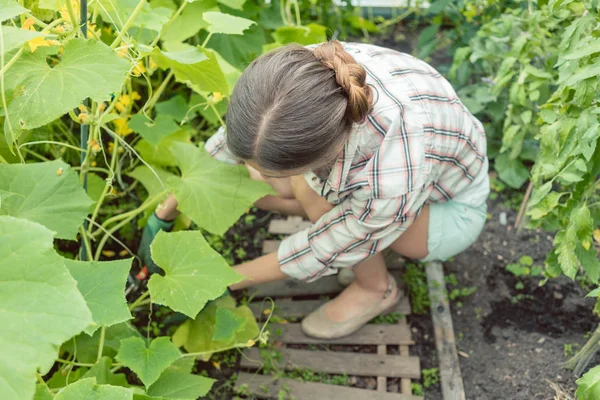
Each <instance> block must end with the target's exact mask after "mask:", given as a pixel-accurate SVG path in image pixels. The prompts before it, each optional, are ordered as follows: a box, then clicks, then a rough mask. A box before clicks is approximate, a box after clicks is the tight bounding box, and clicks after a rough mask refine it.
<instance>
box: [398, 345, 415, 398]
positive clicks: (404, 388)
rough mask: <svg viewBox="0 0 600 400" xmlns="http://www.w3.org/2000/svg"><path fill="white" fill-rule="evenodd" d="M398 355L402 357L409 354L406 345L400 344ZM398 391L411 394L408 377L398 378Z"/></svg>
mask: <svg viewBox="0 0 600 400" xmlns="http://www.w3.org/2000/svg"><path fill="white" fill-rule="evenodd" d="M400 355H401V356H403V357H408V356H409V353H408V346H407V345H405V344H400ZM400 392H401V393H404V394H412V385H411V384H410V379H409V378H401V379H400Z"/></svg>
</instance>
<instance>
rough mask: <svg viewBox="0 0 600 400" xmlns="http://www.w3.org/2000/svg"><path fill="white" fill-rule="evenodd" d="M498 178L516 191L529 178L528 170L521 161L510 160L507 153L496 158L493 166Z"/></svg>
mask: <svg viewBox="0 0 600 400" xmlns="http://www.w3.org/2000/svg"><path fill="white" fill-rule="evenodd" d="M494 166H495V168H496V171H498V176H499V177H500V179H502V181H504V182H505V183H506V184H507V185H508V186H510V187H512V188H514V189H518V188H520V187H521V186H523V184H524V183H525V182H526V181H527V178H529V170H528V169H527V167H525V165H523V163H522V162H521V160H513V159H511V158H510V156H509V155H508V153H503V154H500V155H499V156H498V157H496V160H495V164H494Z"/></svg>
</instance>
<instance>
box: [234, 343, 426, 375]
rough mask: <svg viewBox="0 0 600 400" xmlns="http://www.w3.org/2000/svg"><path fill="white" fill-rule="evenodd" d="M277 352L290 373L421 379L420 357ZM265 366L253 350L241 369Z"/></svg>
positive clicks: (305, 351) (256, 351)
mask: <svg viewBox="0 0 600 400" xmlns="http://www.w3.org/2000/svg"><path fill="white" fill-rule="evenodd" d="M278 352H279V353H281V356H282V361H283V362H282V363H280V364H282V365H280V367H281V368H284V369H286V370H288V371H289V370H295V369H298V368H300V369H304V368H308V369H311V370H313V371H315V372H324V373H327V374H348V375H360V376H386V377H389V378H402V377H405V378H415V379H418V378H420V376H421V368H420V361H419V358H418V357H402V356H388V355H385V356H380V355H379V354H366V353H346V352H337V351H335V352H334V351H311V350H297V349H278ZM262 364H263V360H262V359H261V357H260V351H259V350H258V349H256V348H253V349H250V350H249V351H247V352H246V355H245V356H244V357H242V358H241V363H240V366H241V367H243V368H259V367H261V366H262Z"/></svg>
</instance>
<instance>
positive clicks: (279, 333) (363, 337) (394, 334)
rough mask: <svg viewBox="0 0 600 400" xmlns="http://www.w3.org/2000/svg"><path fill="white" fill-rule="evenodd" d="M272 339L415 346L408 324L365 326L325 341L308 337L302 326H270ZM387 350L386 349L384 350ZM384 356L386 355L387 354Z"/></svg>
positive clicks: (319, 342) (303, 342) (294, 341)
mask: <svg viewBox="0 0 600 400" xmlns="http://www.w3.org/2000/svg"><path fill="white" fill-rule="evenodd" d="M269 330H270V331H271V338H272V339H273V340H276V341H280V342H283V343H296V344H363V345H383V347H384V348H385V345H386V344H400V343H402V344H404V345H411V344H414V342H413V341H412V338H411V333H410V328H409V327H408V325H406V324H393V325H373V324H370V325H365V326H363V327H362V328H361V329H360V330H358V331H357V332H355V333H353V334H352V335H350V336H345V337H342V338H337V339H331V340H324V339H314V338H311V337H308V336H306V335H305V334H304V333H303V332H302V329H301V328H300V324H270V325H269ZM384 350H385V349H384ZM383 354H386V353H385V352H384V353H383Z"/></svg>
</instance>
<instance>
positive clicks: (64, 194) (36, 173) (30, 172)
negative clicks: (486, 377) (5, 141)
mask: <svg viewBox="0 0 600 400" xmlns="http://www.w3.org/2000/svg"><path fill="white" fill-rule="evenodd" d="M0 189H1V190H4V191H8V192H12V193H16V195H12V196H10V197H8V198H6V199H4V200H3V201H2V207H1V208H0V215H12V216H14V217H19V218H25V219H28V220H30V221H34V222H38V223H40V224H42V225H44V226H45V227H47V228H48V229H51V230H53V231H55V232H56V237H58V238H59V239H75V237H76V235H77V230H78V229H79V227H80V226H81V224H82V223H83V220H84V219H85V217H86V215H87V214H88V211H89V209H90V205H91V204H92V203H93V202H92V200H91V199H90V198H89V197H88V196H87V195H86V194H85V191H84V190H83V189H82V187H81V185H80V184H79V178H78V177H77V174H76V173H75V171H73V169H71V167H69V166H68V165H67V164H65V163H64V162H62V161H60V160H55V161H51V162H45V163H35V164H0Z"/></svg>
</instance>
